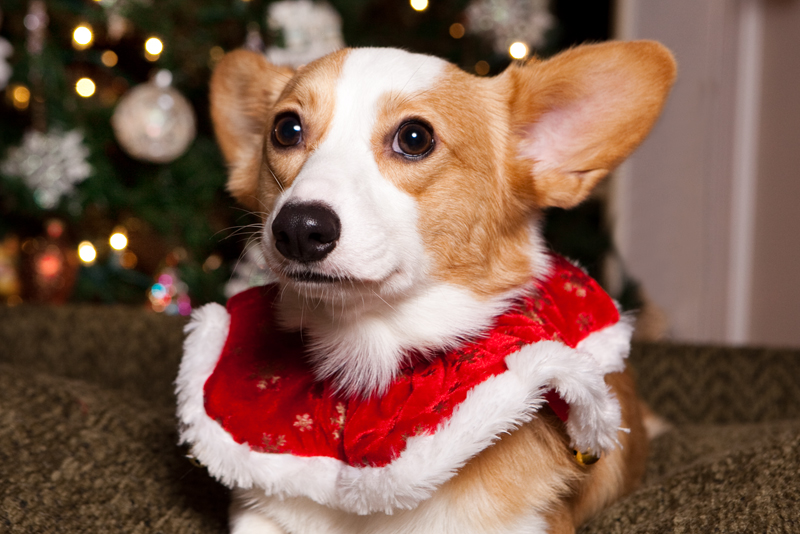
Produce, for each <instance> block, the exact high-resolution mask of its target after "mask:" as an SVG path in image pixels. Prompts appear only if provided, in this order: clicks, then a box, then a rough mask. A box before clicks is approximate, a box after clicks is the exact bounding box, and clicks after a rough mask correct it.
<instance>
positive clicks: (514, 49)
mask: <svg viewBox="0 0 800 534" xmlns="http://www.w3.org/2000/svg"><path fill="white" fill-rule="evenodd" d="M508 55H510V56H511V57H513V58H514V59H524V58H525V56H527V55H528V47H527V46H526V45H525V43H521V42H519V41H517V42H516V43H512V44H511V46H509V47H508Z"/></svg>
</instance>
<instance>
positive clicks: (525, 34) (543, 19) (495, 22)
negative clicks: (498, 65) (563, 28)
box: [466, 0, 555, 54]
mask: <svg viewBox="0 0 800 534" xmlns="http://www.w3.org/2000/svg"><path fill="white" fill-rule="evenodd" d="M549 3H550V1H549V0H474V1H473V2H472V3H471V4H470V5H469V6H468V7H467V10H466V16H467V28H468V30H469V31H470V32H471V33H482V34H487V35H489V36H490V38H491V39H492V46H493V48H494V50H495V52H497V53H498V54H505V53H508V48H509V46H511V44H512V43H514V42H517V41H520V42H522V43H525V44H527V45H528V46H529V47H531V48H538V47H541V46H542V45H544V44H545V42H546V39H545V35H546V33H547V31H548V30H549V29H550V28H552V27H553V26H554V25H555V17H553V15H552V14H551V13H550V11H549Z"/></svg>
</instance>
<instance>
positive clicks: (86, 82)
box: [75, 78, 97, 98]
mask: <svg viewBox="0 0 800 534" xmlns="http://www.w3.org/2000/svg"><path fill="white" fill-rule="evenodd" d="M96 88H97V87H96V86H95V85H94V82H93V81H92V80H91V79H89V78H81V79H80V80H78V83H76V84H75V91H77V93H78V94H79V95H81V96H82V97H83V98H89V97H90V96H92V95H93V94H94V91H95V89H96Z"/></svg>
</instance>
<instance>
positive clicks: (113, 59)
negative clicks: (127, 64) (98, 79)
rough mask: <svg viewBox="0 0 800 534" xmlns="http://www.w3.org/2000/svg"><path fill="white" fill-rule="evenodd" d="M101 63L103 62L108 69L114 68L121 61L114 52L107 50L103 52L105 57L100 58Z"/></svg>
mask: <svg viewBox="0 0 800 534" xmlns="http://www.w3.org/2000/svg"><path fill="white" fill-rule="evenodd" d="M100 61H102V62H103V65H105V66H106V67H113V66H114V65H116V64H117V62H118V61H119V57H118V56H117V54H116V53H115V52H114V51H113V50H106V51H105V52H103V55H102V56H100Z"/></svg>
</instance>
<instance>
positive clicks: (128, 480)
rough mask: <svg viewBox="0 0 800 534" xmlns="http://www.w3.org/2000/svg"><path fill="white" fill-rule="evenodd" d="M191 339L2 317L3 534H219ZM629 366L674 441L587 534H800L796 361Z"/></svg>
mask: <svg viewBox="0 0 800 534" xmlns="http://www.w3.org/2000/svg"><path fill="white" fill-rule="evenodd" d="M184 324H185V321H184V320H183V319H179V318H168V317H163V316H158V315H154V314H149V313H145V312H143V311H141V310H135V309H129V308H96V307H63V308H37V307H24V306H23V307H17V308H11V309H10V308H0V532H3V533H5V532H8V533H10V534H17V533H26V534H27V533H58V532H64V533H73V532H86V533H95V532H96V533H106V532H114V533H117V532H136V533H139V532H141V533H156V532H163V533H165V534H166V533H183V532H186V533H189V532H192V533H200V534H203V533H206V532H208V533H211V532H215V533H217V532H224V531H225V523H226V516H227V512H226V508H227V503H228V496H227V493H226V492H225V491H224V490H223V488H222V487H221V486H220V485H218V484H217V483H216V482H214V481H213V480H212V479H210V478H209V477H208V476H207V475H206V473H205V470H203V469H201V468H196V467H193V466H192V465H191V464H190V463H189V462H188V461H187V460H186V459H185V458H183V453H182V451H181V450H180V449H179V448H178V447H176V445H175V443H176V441H177V433H176V430H175V419H174V415H173V414H174V402H175V401H174V398H173V396H172V387H173V386H172V381H173V380H174V378H175V376H176V374H177V367H178V361H179V358H180V355H181V342H182V338H183V335H182V332H181V329H182V327H183V325H184ZM631 363H632V365H633V367H634V369H635V370H636V371H637V374H638V376H639V386H640V390H641V393H642V397H643V398H644V399H646V400H647V402H648V403H649V404H650V405H651V407H652V408H653V409H654V411H656V412H658V413H660V414H662V415H664V416H665V417H666V418H667V419H668V420H670V421H671V422H673V423H674V424H675V428H674V430H672V431H670V432H668V433H667V434H665V435H663V436H661V437H660V438H658V439H656V440H655V441H654V442H653V444H652V446H651V458H650V461H649V464H648V472H647V476H646V479H645V481H644V483H643V485H642V487H641V488H640V489H639V490H638V491H637V492H635V493H633V494H632V495H630V496H628V497H626V498H625V499H623V500H622V501H620V502H618V503H616V504H615V505H613V506H612V507H610V508H609V509H607V510H606V511H604V512H603V513H602V514H601V515H600V516H599V517H597V518H595V519H594V520H593V521H591V522H590V523H589V524H588V525H586V526H584V527H583V528H582V529H581V532H582V533H583V534H590V533H592V534H593V533H600V532H604V533H605V532H626V533H631V532H634V533H638V532H642V533H644V532H647V533H660V532H687V533H698V534H699V533H703V534H705V533H708V532H726V533H729V532H730V533H736V532H742V533H744V532H768V533H771V532H776V533H777V532H800V475H798V473H800V465H799V464H800V378H799V377H800V352H798V351H788V350H787V351H776V350H757V349H728V348H719V347H695V346H680V345H666V344H665V345H657V344H656V345H637V346H635V347H634V350H633V353H632V355H631Z"/></svg>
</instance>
